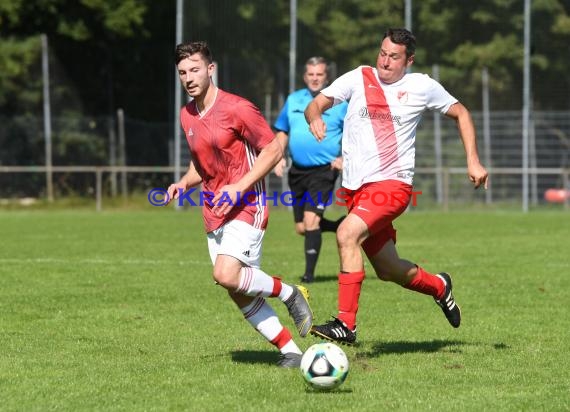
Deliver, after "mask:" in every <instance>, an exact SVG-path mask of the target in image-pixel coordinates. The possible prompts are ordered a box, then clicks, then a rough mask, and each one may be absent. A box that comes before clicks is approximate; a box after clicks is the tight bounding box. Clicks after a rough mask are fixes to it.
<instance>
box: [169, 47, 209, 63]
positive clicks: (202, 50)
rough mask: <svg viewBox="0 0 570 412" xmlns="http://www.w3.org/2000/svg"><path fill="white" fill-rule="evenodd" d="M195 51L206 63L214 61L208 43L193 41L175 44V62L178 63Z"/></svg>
mask: <svg viewBox="0 0 570 412" xmlns="http://www.w3.org/2000/svg"><path fill="white" fill-rule="evenodd" d="M196 53H199V54H200V55H202V58H203V59H204V60H205V61H206V62H207V63H208V64H211V63H212V62H213V61H214V57H213V56H212V52H211V51H210V48H209V47H208V43H206V42H205V41H194V42H190V43H181V44H179V45H178V46H176V52H175V61H176V64H177V65H178V63H180V62H181V61H182V60H184V59H187V58H188V57H190V56H192V55H193V54H196Z"/></svg>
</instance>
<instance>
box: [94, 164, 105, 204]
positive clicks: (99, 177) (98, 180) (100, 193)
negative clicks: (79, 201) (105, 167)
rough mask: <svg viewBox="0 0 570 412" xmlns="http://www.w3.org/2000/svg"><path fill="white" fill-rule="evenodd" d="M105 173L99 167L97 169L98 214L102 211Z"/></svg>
mask: <svg viewBox="0 0 570 412" xmlns="http://www.w3.org/2000/svg"><path fill="white" fill-rule="evenodd" d="M102 175H103V171H102V170H101V168H99V167H97V168H96V169H95V203H96V210H97V212H100V211H101V209H102V204H103V201H102V199H101V198H102V192H103V190H102V188H101V186H102V182H103V176H102Z"/></svg>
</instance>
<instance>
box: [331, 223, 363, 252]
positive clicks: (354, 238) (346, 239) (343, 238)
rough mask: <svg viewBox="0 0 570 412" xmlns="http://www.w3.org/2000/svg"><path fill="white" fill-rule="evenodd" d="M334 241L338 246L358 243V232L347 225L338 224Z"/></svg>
mask: <svg viewBox="0 0 570 412" xmlns="http://www.w3.org/2000/svg"><path fill="white" fill-rule="evenodd" d="M336 242H337V243H338V246H339V247H345V246H352V245H354V244H357V243H358V233H356V232H354V230H353V229H352V228H351V227H350V226H347V225H344V226H343V225H340V226H339V227H338V229H337V231H336Z"/></svg>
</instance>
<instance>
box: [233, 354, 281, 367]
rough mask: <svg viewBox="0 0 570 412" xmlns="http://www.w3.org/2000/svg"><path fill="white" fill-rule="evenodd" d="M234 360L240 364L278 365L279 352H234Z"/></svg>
mask: <svg viewBox="0 0 570 412" xmlns="http://www.w3.org/2000/svg"><path fill="white" fill-rule="evenodd" d="M231 355H232V360H233V361H234V362H239V363H250V364H266V365H276V364H277V361H278V360H279V352H276V351H261V350H239V351H232V352H231Z"/></svg>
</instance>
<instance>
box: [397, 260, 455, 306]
mask: <svg viewBox="0 0 570 412" xmlns="http://www.w3.org/2000/svg"><path fill="white" fill-rule="evenodd" d="M417 268H418V273H417V274H416V276H415V277H414V278H413V279H412V280H411V282H410V283H408V284H407V285H405V286H404V287H405V288H406V289H410V290H413V291H416V292H420V293H423V294H424V295H430V296H433V297H434V298H436V299H440V298H441V297H443V294H444V293H445V283H444V282H443V281H442V280H441V279H440V278H438V277H437V276H436V275H432V274H431V273H428V272H426V271H425V270H423V269H422V268H421V267H419V266H417Z"/></svg>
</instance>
